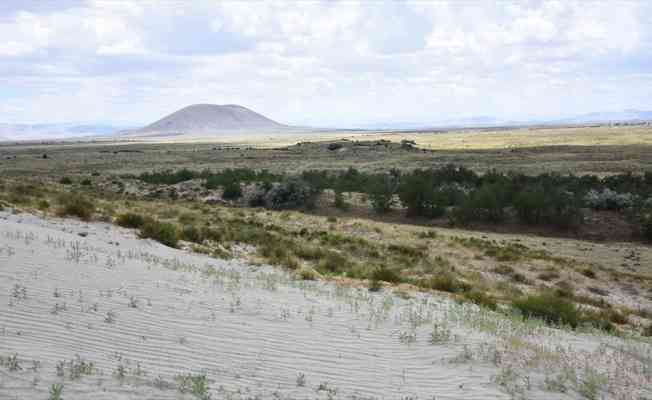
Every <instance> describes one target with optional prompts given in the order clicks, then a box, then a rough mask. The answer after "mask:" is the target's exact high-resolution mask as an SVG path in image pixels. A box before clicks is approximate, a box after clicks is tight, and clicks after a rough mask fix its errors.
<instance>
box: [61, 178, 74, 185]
mask: <svg viewBox="0 0 652 400" xmlns="http://www.w3.org/2000/svg"><path fill="white" fill-rule="evenodd" d="M59 183H60V184H62V185H70V184H72V180H71V179H70V178H68V177H67V176H64V177H63V178H61V179H60V180H59Z"/></svg>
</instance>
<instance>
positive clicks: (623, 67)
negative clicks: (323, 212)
mask: <svg viewBox="0 0 652 400" xmlns="http://www.w3.org/2000/svg"><path fill="white" fill-rule="evenodd" d="M193 103H215V104H227V103H235V104H241V105H244V106H246V107H249V108H252V109H254V110H256V111H259V112H261V113H263V114H266V115H267V116H269V117H271V118H273V119H276V120H278V121H281V122H285V123H291V124H304V125H313V126H350V125H358V124H364V123H374V122H424V123H429V122H433V121H443V120H448V119H455V118H461V117H469V116H478V115H490V116H495V117H498V118H503V119H525V118H538V117H557V116H567V115H572V114H578V113H584V112H591V111H607V110H621V109H626V108H638V109H652V2H650V1H641V2H624V1H621V2H607V1H601V2H589V1H577V2H572V1H563V2H542V1H522V2H507V1H503V2H499V3H498V2H490V1H486V2H482V1H479V0H478V1H473V2H472V1H468V2H462V1H456V2H451V3H434V2H397V1H393V2H378V1H373V2H372V1H365V2H332V1H328V2H296V3H291V2H287V1H286V2H282V3H270V2H264V3H262V2H232V3H229V2H216V1H199V0H192V1H174V0H161V1H150V0H138V1H130V2H121V1H118V0H111V1H72V0H42V1H32V0H2V1H0V122H8V123H19V122H110V123H115V124H127V125H130V124H131V125H137V124H140V123H144V122H151V121H152V120H155V119H158V118H159V117H161V116H163V115H165V114H167V113H169V112H172V111H175V110H176V109H178V108H181V107H183V106H186V105H189V104H193Z"/></svg>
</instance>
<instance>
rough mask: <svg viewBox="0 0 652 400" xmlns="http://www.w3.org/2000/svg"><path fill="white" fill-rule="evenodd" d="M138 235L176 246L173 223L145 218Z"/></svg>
mask: <svg viewBox="0 0 652 400" xmlns="http://www.w3.org/2000/svg"><path fill="white" fill-rule="evenodd" d="M139 236H140V237H141V238H144V239H154V240H156V241H157V242H160V243H162V244H164V245H166V246H169V247H176V246H177V242H178V240H179V238H178V236H177V228H176V227H175V226H174V224H171V223H168V222H160V221H157V220H155V219H153V218H146V219H145V223H144V224H143V225H142V226H141V228H140V234H139Z"/></svg>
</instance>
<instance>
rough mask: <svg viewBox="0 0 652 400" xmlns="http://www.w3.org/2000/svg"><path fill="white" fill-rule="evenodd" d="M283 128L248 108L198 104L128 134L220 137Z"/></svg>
mask: <svg viewBox="0 0 652 400" xmlns="http://www.w3.org/2000/svg"><path fill="white" fill-rule="evenodd" d="M285 127H286V126H285V125H283V124H279V123H278V122H276V121H273V120H271V119H269V118H267V117H265V116H263V115H261V114H258V113H257V112H254V111H252V110H250V109H248V108H246V107H242V106H239V105H234V104H227V105H215V104H194V105H191V106H188V107H185V108H182V109H181V110H179V111H176V112H174V113H172V114H170V115H168V116H166V117H163V118H162V119H160V120H158V121H156V122H154V123H152V124H150V125H147V126H145V127H143V128H141V129H136V130H133V131H130V132H128V133H127V135H129V136H140V135H143V136H151V135H154V136H156V135H166V136H170V135H181V134H217V133H221V132H232V131H241V130H258V131H260V130H263V131H264V130H275V129H282V128H285Z"/></svg>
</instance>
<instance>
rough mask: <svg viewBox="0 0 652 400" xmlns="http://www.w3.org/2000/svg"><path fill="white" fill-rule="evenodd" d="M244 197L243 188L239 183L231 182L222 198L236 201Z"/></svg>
mask: <svg viewBox="0 0 652 400" xmlns="http://www.w3.org/2000/svg"><path fill="white" fill-rule="evenodd" d="M240 197H242V188H241V187H240V183H239V182H229V183H227V184H226V185H224V191H223V192H222V198H224V199H226V200H236V199H239V198H240Z"/></svg>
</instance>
